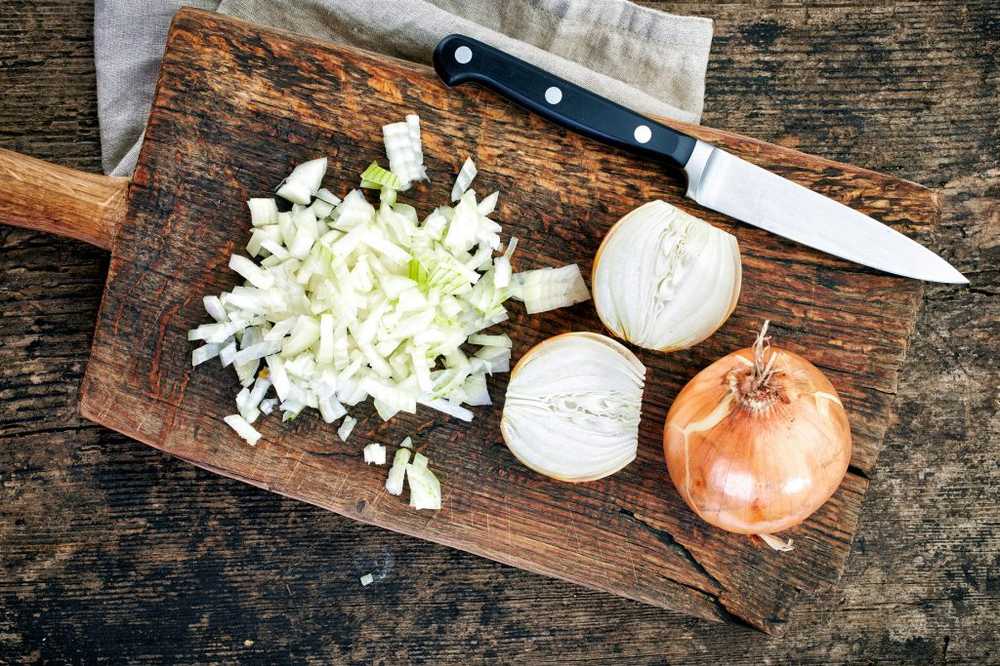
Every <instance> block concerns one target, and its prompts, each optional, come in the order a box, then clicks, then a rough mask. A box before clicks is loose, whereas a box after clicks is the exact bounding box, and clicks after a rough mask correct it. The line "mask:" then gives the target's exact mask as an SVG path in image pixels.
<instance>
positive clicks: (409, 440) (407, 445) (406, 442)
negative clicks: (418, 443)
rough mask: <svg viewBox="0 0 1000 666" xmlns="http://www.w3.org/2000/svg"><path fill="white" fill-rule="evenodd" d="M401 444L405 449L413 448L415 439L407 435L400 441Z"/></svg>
mask: <svg viewBox="0 0 1000 666" xmlns="http://www.w3.org/2000/svg"><path fill="white" fill-rule="evenodd" d="M399 445H400V446H401V447H403V448H404V449H412V448H413V439H412V438H410V437H405V438H403V441H402V442H400V443H399Z"/></svg>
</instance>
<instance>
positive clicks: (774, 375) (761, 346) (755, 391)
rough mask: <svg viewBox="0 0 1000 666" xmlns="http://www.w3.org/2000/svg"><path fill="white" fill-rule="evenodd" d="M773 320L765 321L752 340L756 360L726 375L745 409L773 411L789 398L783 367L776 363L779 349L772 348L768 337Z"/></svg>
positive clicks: (738, 400) (760, 412)
mask: <svg viewBox="0 0 1000 666" xmlns="http://www.w3.org/2000/svg"><path fill="white" fill-rule="evenodd" d="M770 323H771V322H770V321H765V322H764V325H763V326H762V327H761V329H760V333H758V334H757V339H756V340H755V341H754V343H753V362H752V363H750V365H749V367H746V368H737V369H735V370H732V371H730V372H729V374H728V375H727V376H726V379H727V381H728V382H729V390H730V391H732V393H733V395H734V396H736V400H737V402H738V403H739V405H740V406H741V407H743V409H745V410H747V411H748V412H750V413H751V414H763V413H766V412H768V411H770V409H771V407H773V406H774V405H775V404H776V403H778V402H787V401H788V400H787V397H786V396H785V391H784V388H783V386H782V382H781V381H779V380H778V377H779V376H780V375H782V374H783V373H782V371H781V370H778V369H777V368H776V367H775V362H776V361H777V359H778V353H777V352H773V351H771V338H769V337H767V328H768V326H769V325H770Z"/></svg>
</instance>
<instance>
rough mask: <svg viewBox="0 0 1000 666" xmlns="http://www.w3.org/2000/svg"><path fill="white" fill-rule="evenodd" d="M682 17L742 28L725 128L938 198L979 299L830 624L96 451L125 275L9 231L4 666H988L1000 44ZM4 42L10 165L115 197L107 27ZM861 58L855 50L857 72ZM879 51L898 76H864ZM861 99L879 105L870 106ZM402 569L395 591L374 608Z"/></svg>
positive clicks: (907, 422)
mask: <svg viewBox="0 0 1000 666" xmlns="http://www.w3.org/2000/svg"><path fill="white" fill-rule="evenodd" d="M668 8H670V9H673V10H675V11H680V12H683V11H691V12H700V13H703V14H706V15H714V16H716V18H717V19H718V22H717V26H716V35H717V37H716V41H715V47H714V48H713V53H714V57H715V61H714V62H713V65H712V70H711V71H710V81H709V89H710V94H709V100H708V108H709V109H710V110H712V111H711V112H710V113H709V114H708V115H707V117H706V122H710V123H713V124H717V125H721V126H725V127H728V128H730V129H736V130H739V131H741V132H744V133H751V134H755V135H757V136H760V137H763V138H771V139H772V140H773V139H779V140H783V141H784V140H785V139H786V138H787V137H791V138H790V139H789V140H788V142H789V143H790V144H791V145H796V146H797V147H800V148H803V149H805V150H808V151H811V152H819V153H822V154H825V155H827V156H830V157H835V158H838V159H844V160H850V161H855V162H858V163H861V164H864V165H865V166H868V167H872V168H876V169H882V170H891V171H893V172H895V173H898V174H900V175H903V176H906V177H910V178H914V179H916V180H921V181H923V182H925V183H928V184H932V185H935V186H936V187H938V188H940V189H941V190H942V191H943V192H944V195H945V197H944V199H943V203H944V211H945V220H946V224H945V225H944V226H943V227H942V228H941V229H940V230H939V233H938V234H937V239H938V240H937V242H938V243H941V244H942V245H943V246H944V247H946V248H948V249H949V250H950V252H946V256H949V257H950V258H954V259H956V260H957V263H958V265H959V267H960V268H961V269H962V270H964V271H965V272H966V273H967V274H970V275H971V276H973V280H974V285H973V291H972V292H971V293H969V294H964V295H963V296H962V297H961V298H957V297H956V296H955V294H954V293H953V292H951V291H950V290H949V289H948V288H938V287H931V288H929V289H928V296H927V298H926V299H925V305H924V308H923V317H922V319H921V322H920V325H919V327H918V335H917V337H916V338H915V344H914V346H913V347H912V348H911V350H910V352H909V355H908V359H909V360H908V363H907V366H906V368H905V369H904V371H903V372H902V373H901V375H900V381H901V384H900V395H901V396H902V397H903V404H902V410H901V422H900V424H899V425H898V426H897V427H896V428H895V429H893V430H891V431H890V436H889V439H888V442H889V446H888V448H887V450H886V451H885V452H884V454H883V457H882V460H881V462H880V466H879V469H878V470H876V472H875V475H874V481H873V484H872V491H871V492H870V493H869V499H868V502H867V509H866V511H865V514H864V520H863V521H862V532H861V535H860V537H859V539H858V540H857V541H856V543H855V546H854V549H853V550H854V553H853V556H852V558H851V560H850V562H849V567H848V572H847V574H846V575H845V578H844V580H843V581H842V583H841V585H840V586H839V587H838V589H837V590H836V591H835V592H831V593H829V594H825V595H821V596H820V597H819V598H818V599H816V600H814V601H805V602H804V603H803V605H802V606H801V607H800V608H799V610H798V611H797V612H796V613H795V622H794V624H793V625H792V627H791V629H790V631H789V633H788V634H787V635H786V636H785V637H784V638H783V639H781V640H773V639H772V640H766V639H764V638H763V637H761V636H758V635H754V634H753V633H752V632H750V633H747V632H746V631H745V630H740V629H733V628H725V627H722V626H719V625H713V624H709V623H702V622H698V621H692V620H688V619H685V618H683V617H680V616H677V615H675V614H671V613H667V612H663V611H658V610H655V609H652V608H649V607H645V606H642V605H639V604H635V603H633V602H628V601H624V600H618V599H614V598H613V597H609V596H607V595H605V594H602V593H597V592H589V591H586V590H582V589H579V588H572V587H567V586H566V585H565V584H564V583H561V582H559V581H553V580H549V579H544V578H539V577H537V576H533V575H530V574H526V573H523V572H519V571H516V570H513V569H508V568H506V567H503V566H501V565H496V564H493V563H491V562H489V561H486V560H483V559H479V558H476V557H471V556H468V555H465V554H462V553H460V552H458V551H453V550H449V549H444V548H440V547H435V546H433V545H430V544H426V543H422V542H418V541H415V540H412V539H406V538H404V537H400V536H398V535H395V534H391V533H388V532H384V531H382V530H378V529H373V528H367V527H365V526H362V525H359V524H355V523H351V522H349V521H345V520H343V519H341V518H339V517H337V516H335V515H333V514H329V513H326V512H322V511H318V510H315V509H312V508H310V507H308V506H307V505H304V504H300V503H297V502H294V501H291V500H286V499H281V498H278V497H276V496H273V495H269V494H266V493H261V492H259V491H255V490H253V489H251V488H248V487H246V486H244V485H242V484H237V483H234V482H231V481H228V480H224V479H220V478H218V477H215V476H213V475H210V474H206V473H203V472H201V471H199V470H196V469H193V468H191V467H188V466H186V465H184V464H183V463H178V462H177V461H174V460H171V459H168V458H164V457H163V456H162V455H160V454H157V453H156V452H155V451H152V450H151V449H147V448H146V447H142V446H140V445H137V444H134V443H131V442H129V441H128V440H126V439H124V438H122V437H120V436H118V435H115V434H113V433H109V432H108V431H105V430H103V429H100V428H97V427H92V426H90V425H88V424H87V422H85V421H81V420H80V419H79V417H78V416H77V415H76V414H75V410H76V397H77V396H76V393H77V388H78V385H79V381H80V373H81V370H82V363H83V362H84V360H85V359H86V356H87V350H86V344H87V340H88V338H89V335H90V332H91V330H92V326H93V321H94V317H95V309H96V302H97V298H98V293H99V291H98V290H99V287H100V285H101V284H102V282H103V272H102V265H101V263H102V259H101V257H102V254H101V253H100V252H98V251H96V250H92V249H90V248H87V247H86V246H82V245H80V244H75V243H71V242H69V241H59V240H54V239H52V238H51V237H46V236H40V235H37V234H31V233H28V232H23V231H20V230H12V229H4V230H3V231H2V232H0V238H2V239H3V240H2V243H0V247H2V248H3V251H2V252H0V264H2V267H3V268H4V271H3V273H2V274H3V275H4V279H3V281H0V287H2V289H0V293H2V298H3V300H4V308H5V309H4V312H5V313H9V317H11V316H13V317H14V319H10V321H12V322H15V323H14V325H9V326H8V327H6V328H5V329H4V330H2V331H0V335H2V336H3V342H2V344H0V382H2V384H0V385H2V391H3V393H2V398H3V400H4V403H3V405H2V407H0V410H2V411H0V436H2V437H3V438H4V443H3V447H2V448H0V456H2V458H0V460H2V462H3V465H2V467H0V473H2V474H3V486H2V488H3V490H2V492H3V493H4V496H3V502H2V504H0V545H2V547H3V560H2V564H0V566H3V567H4V569H3V573H4V575H3V576H2V578H0V594H2V595H3V596H2V599H3V604H2V611H0V628H2V631H3V633H2V635H0V641H2V643H0V646H2V647H0V654H11V655H14V657H13V658H14V659H18V656H19V655H31V654H34V655H36V657H48V658H50V659H57V660H58V659H66V660H72V659H82V660H95V659H97V658H100V657H102V656H103V657H105V658H116V657H117V658H118V659H122V658H130V659H132V660H136V661H144V660H150V661H157V660H162V659H164V658H172V659H173V660H179V661H204V660H226V659H228V660H231V659H237V658H254V657H256V658H259V659H270V660H272V661H273V660H290V659H296V660H303V659H306V658H308V657H310V656H311V657H313V658H314V659H317V660H323V661H329V660H331V659H345V660H346V659H348V658H353V659H357V660H364V661H369V660H377V661H378V660H381V661H387V662H397V661H400V660H407V659H411V660H420V659H430V658H437V659H439V660H457V659H463V658H466V659H473V660H475V659H477V658H478V659H489V658H491V657H492V658H495V657H497V656H504V657H507V658H509V659H512V658H515V657H517V656H520V657H521V658H522V659H523V660H527V661H551V660H557V659H565V660H581V659H593V660H597V661H604V662H607V661H609V660H611V659H614V658H616V657H617V658H620V659H624V660H628V661H633V662H642V663H645V662H650V663H653V662H662V661H663V660H664V659H666V660H669V661H671V662H683V663H694V662H699V663H701V662H704V663H760V662H761V660H762V659H766V658H770V659H772V660H773V661H775V662H782V661H789V660H794V661H798V662H815V663H834V662H846V661H853V662H857V661H866V662H868V661H871V662H875V661H879V662H880V663H886V662H890V661H891V662H900V661H902V662H914V661H917V662H927V661H931V660H944V659H943V657H947V661H949V662H951V661H968V662H972V663H984V662H987V661H989V660H990V659H991V658H992V655H993V654H994V653H995V650H996V647H997V645H996V627H997V625H996V596H997V593H998V590H997V586H996V580H997V574H996V567H997V566H998V564H997V561H996V558H997V552H998V547H997V540H996V539H997V536H996V529H995V524H996V519H995V515H996V514H995V502H996V498H995V494H994V493H992V491H991V490H990V489H991V488H995V487H996V485H997V483H998V480H1000V473H998V470H997V465H996V459H997V454H998V451H997V449H996V446H997V443H998V441H1000V437H998V431H997V423H996V420H995V416H993V415H994V414H995V412H996V409H997V405H996V403H995V402H994V401H995V400H996V399H997V395H996V389H995V387H996V386H997V384H998V371H997V366H996V343H995V322H996V321H997V318H998V310H997V299H996V292H997V286H998V283H997V279H998V277H997V274H996V268H995V267H996V264H997V254H996V252H997V250H996V247H997V245H998V240H997V236H998V231H997V224H998V221H997V210H998V208H997V206H998V204H997V203H996V197H997V191H996V189H995V187H996V185H995V183H996V180H997V177H998V172H997V163H996V145H997V139H996V127H997V111H996V92H995V85H996V71H997V70H996V50H995V49H996V40H995V37H994V38H993V40H992V41H990V38H991V36H994V35H995V34H996V32H995V26H996V25H997V21H998V20H1000V18H998V17H997V16H996V14H995V12H994V13H992V14H991V13H990V8H988V7H987V6H986V5H985V4H984V5H982V6H975V5H970V6H968V7H967V8H965V9H964V10H962V11H960V12H956V11H953V10H951V9H949V10H947V11H945V9H944V7H943V6H935V5H933V4H921V5H920V6H915V5H914V6H906V7H898V8H895V9H893V10H892V11H891V12H890V10H878V11H875V13H874V16H875V18H876V19H877V20H875V21H873V12H872V10H870V9H868V8H865V9H856V8H851V7H849V6H838V7H836V8H833V9H812V10H809V9H807V8H806V9H804V8H802V7H800V6H798V5H789V4H788V3H785V4H784V5H783V9H781V10H780V12H779V11H778V10H777V9H775V10H767V9H762V8H761V6H757V7H755V8H753V9H750V8H741V7H738V6H735V5H733V6H730V5H727V6H723V7H720V8H714V7H712V6H710V5H708V4H705V5H699V4H696V3H686V4H680V5H678V4H671V5H670V6H669V7H668ZM0 15H2V16H3V17H4V18H5V19H6V20H7V22H4V23H0V48H2V50H0V61H2V63H3V65H4V67H0V85H2V86H3V87H4V90H5V91H10V92H11V94H9V95H5V96H4V97H3V99H2V100H0V142H2V143H3V145H4V146H5V147H10V148H14V149H18V150H21V151H24V152H28V153H31V154H34V155H36V156H39V157H44V158H47V159H57V160H59V161H63V162H64V163H67V164H71V165H74V166H85V167H86V166H89V167H90V168H93V169H96V168H97V165H98V160H97V152H96V147H95V139H96V127H95V120H94V113H93V96H92V95H93V89H92V86H93V81H92V78H90V77H92V73H91V70H90V69H89V68H90V64H89V62H86V61H85V58H84V57H83V56H84V55H85V56H87V57H89V45H88V42H87V39H88V37H87V36H88V34H89V17H88V16H87V12H86V8H85V7H84V10H83V11H76V12H74V11H67V10H66V9H65V5H64V4H63V3H59V4H58V6H57V5H56V4H54V3H53V4H47V3H44V2H41V3H32V4H31V5H30V6H28V5H27V4H21V3H6V4H4V5H3V6H2V8H0ZM756 21H759V23H755V22H756ZM990 26H993V28H991V27H990ZM991 30H993V31H992V32H991ZM60 34H64V35H65V37H64V38H63V39H58V38H57V37H58V35H60ZM845 34H846V35H850V36H851V39H852V40H853V42H852V44H854V45H855V48H852V49H846V50H845V49H843V48H841V38H842V35H845ZM8 35H12V36H11V37H10V41H7V38H8ZM970 35H971V36H975V35H978V36H979V37H978V39H975V38H970ZM807 44H808V45H809V49H810V50H809V51H807V50H806V49H805V47H806V45H807ZM875 47H879V48H881V49H883V53H885V54H887V55H886V56H885V57H883V58H869V59H865V60H863V61H861V62H856V54H857V52H858V50H860V49H868V50H872V49H874V48H875ZM81 51H84V52H85V53H83V54H82V55H81ZM810 53H811V55H810ZM34 54H41V55H38V56H37V57H35V55H34ZM820 56H822V58H821V59H820ZM782 64H786V65H787V66H786V67H782V66H781V65H782ZM793 64H794V66H793ZM8 65H10V66H9V67H8ZM836 67H840V68H841V69H842V71H841V72H840V75H841V76H842V77H844V79H846V80H847V83H841V84H838V85H836V86H833V88H835V89H831V86H830V85H829V83H828V82H824V81H823V80H822V79H823V77H824V75H826V76H828V75H829V71H830V70H832V69H835V68H836ZM764 70H767V71H764ZM838 71H839V70H838ZM824 73H825V74H824ZM852 77H853V78H852ZM852 80H853V81H855V82H856V83H857V84H858V85H866V86H868V87H869V88H870V89H872V90H873V94H872V95H869V96H864V97H861V98H859V96H858V95H857V93H856V92H855V90H856V87H852V85H850V82H851V81H852ZM929 91H932V92H929ZM874 93H877V94H874ZM932 93H933V94H932ZM956 97H962V99H963V100H964V103H963V104H962V105H955V104H953V103H952V100H953V99H955V98H956ZM824 112H825V114H826V115H825V117H824ZM848 116H849V117H850V120H849V121H848V122H845V123H844V124H842V125H837V127H849V130H847V132H848V133H847V134H844V135H842V136H840V135H836V134H835V133H832V131H831V127H833V126H834V125H833V124H832V123H831V122H830V118H835V119H836V118H839V119H843V118H845V117H848ZM991 188H992V189H991ZM991 334H992V335H994V337H993V338H991V337H990V336H991ZM991 418H992V419H993V420H991ZM165 507H166V508H169V509H170V510H169V511H166V510H164V508H165ZM383 569H391V573H390V575H389V576H388V577H387V578H386V579H384V580H383V581H381V582H380V583H379V584H378V585H376V586H374V587H372V588H365V589H362V588H360V587H359V586H358V585H357V583H356V582H355V581H356V580H357V576H358V575H360V574H361V573H364V572H365V571H369V570H383ZM286 586H287V587H286ZM245 641H249V643H246V642H245Z"/></svg>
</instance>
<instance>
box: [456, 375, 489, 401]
mask: <svg viewBox="0 0 1000 666" xmlns="http://www.w3.org/2000/svg"><path fill="white" fill-rule="evenodd" d="M462 388H463V390H464V391H465V404H467V405H472V406H473V407H476V406H479V405H492V404H493V401H492V400H491V399H490V391H489V388H488V387H487V386H486V375H484V374H481V373H477V374H474V375H469V377H468V378H467V379H466V380H465V385H464V386H463V387H462Z"/></svg>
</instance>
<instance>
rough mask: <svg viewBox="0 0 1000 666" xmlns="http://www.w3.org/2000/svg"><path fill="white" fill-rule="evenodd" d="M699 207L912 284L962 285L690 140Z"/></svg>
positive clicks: (843, 209)
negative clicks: (913, 280) (902, 277)
mask: <svg viewBox="0 0 1000 666" xmlns="http://www.w3.org/2000/svg"><path fill="white" fill-rule="evenodd" d="M684 171H686V172H687V175H688V190H687V196H688V198H690V199H694V200H695V201H697V202H698V203H699V204H701V205H702V206H705V207H706V208H711V209H712V210H715V211H718V212H720V213H725V214H726V215H729V216H730V217H735V218H736V219H738V220H741V221H743V222H746V223H748V224H752V225H754V226H755V227H760V228H761V229H764V230H766V231H770V232H771V233H774V234H778V235H779V236H784V237H785V238H789V239H791V240H793V241H796V242H798V243H802V244H803V245H808V246H809V247H811V248H815V249H817V250H821V251H823V252H827V253H829V254H832V255H835V256H838V257H841V258H842V259H847V260H848V261H853V262H856V263H859V264H863V265H865V266H870V267H871V268H877V269H878V270H881V271H885V272H887V273H895V274H896V275H902V276H905V277H910V278H916V279H918V280H929V281H932V282H948V283H952V284H968V282H969V281H968V280H967V279H966V278H965V276H964V275H962V274H961V273H959V272H958V271H957V270H956V269H955V268H954V267H953V266H952V265H951V264H949V263H948V262H947V261H945V260H944V259H942V258H941V257H939V256H938V255H936V254H934V253H933V252H931V251H930V250H928V249H927V248H925V247H924V246H923V245H921V244H920V243H917V242H916V241H914V240H912V239H910V238H907V237H906V236H904V235H903V234H901V233H899V232H898V231H896V230H894V229H892V228H890V227H888V226H886V225H884V224H882V223H881V222H879V221H878V220H875V219H873V218H871V217H868V216H867V215H864V214H862V213H859V212H858V211H856V210H853V209H851V208H849V207H847V206H845V205H843V204H841V203H839V202H836V201H834V200H833V199H830V198H828V197H825V196H823V195H822V194H819V193H817V192H813V191H812V190H810V189H808V188H805V187H803V186H801V185H799V184H797V183H793V182H792V181H790V180H788V179H787V178H782V177H781V176H779V175H777V174H775V173H772V172H770V171H768V170H767V169H763V168H761V167H759V166H757V165H755V164H751V163H750V162H747V161H746V160H743V159H740V158H739V157H736V156H735V155H732V154H730V153H727V152H726V151H724V150H722V149H721V148H716V147H715V146H713V145H711V144H709V143H705V142H703V141H698V142H697V144H696V145H695V149H694V152H693V153H692V154H691V158H690V159H689V160H688V162H687V164H686V165H685V167H684Z"/></svg>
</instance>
